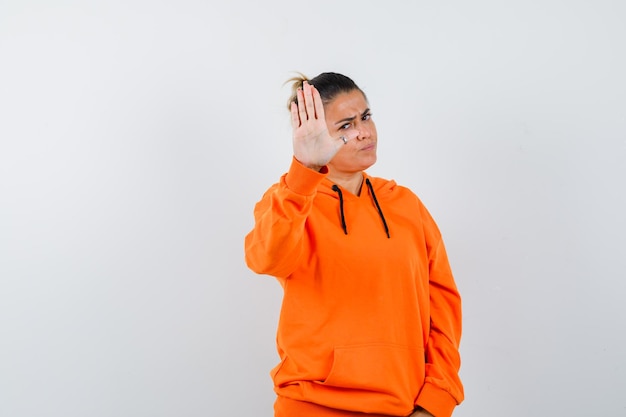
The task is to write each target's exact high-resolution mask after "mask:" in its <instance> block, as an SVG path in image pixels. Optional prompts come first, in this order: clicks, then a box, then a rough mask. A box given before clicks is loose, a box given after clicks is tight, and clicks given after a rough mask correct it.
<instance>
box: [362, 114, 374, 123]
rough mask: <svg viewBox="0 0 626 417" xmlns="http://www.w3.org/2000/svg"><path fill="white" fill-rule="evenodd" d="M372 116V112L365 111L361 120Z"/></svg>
mask: <svg viewBox="0 0 626 417" xmlns="http://www.w3.org/2000/svg"><path fill="white" fill-rule="evenodd" d="M371 118H372V113H365V114H364V115H363V117H362V118H361V120H363V121H366V120H370V119H371Z"/></svg>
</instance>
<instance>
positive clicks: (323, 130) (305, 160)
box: [291, 81, 355, 171]
mask: <svg viewBox="0 0 626 417" xmlns="http://www.w3.org/2000/svg"><path fill="white" fill-rule="evenodd" d="M296 97H297V102H295V103H291V126H292V128H293V154H294V157H295V158H296V159H297V160H298V161H300V162H301V163H302V164H303V165H304V166H306V167H308V168H311V169H313V170H315V171H319V170H320V169H321V168H322V167H323V166H324V165H326V164H327V163H329V162H330V160H331V159H333V157H334V156H335V154H336V153H337V152H338V151H339V149H341V147H342V146H344V145H345V144H346V143H347V141H348V140H351V139H353V137H352V136H355V133H354V132H352V135H350V136H348V134H349V132H346V133H345V134H344V135H343V137H344V138H345V141H344V139H342V136H341V135H339V136H337V137H336V138H333V137H332V136H331V135H330V133H329V132H328V127H327V126H326V118H325V116H324V105H323V103H322V98H321V96H320V93H319V91H317V89H316V88H315V87H314V86H312V85H310V84H309V83H308V82H306V81H305V82H304V83H303V85H302V89H299V90H298V92H297V96H296Z"/></svg>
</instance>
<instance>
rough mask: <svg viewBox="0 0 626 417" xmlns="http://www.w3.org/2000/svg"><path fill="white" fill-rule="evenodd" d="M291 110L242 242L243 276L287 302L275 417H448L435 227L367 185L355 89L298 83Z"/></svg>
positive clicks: (454, 390)
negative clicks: (271, 283) (265, 281)
mask: <svg viewBox="0 0 626 417" xmlns="http://www.w3.org/2000/svg"><path fill="white" fill-rule="evenodd" d="M290 110H291V122H292V126H293V160H292V162H291V166H290V168H289V171H288V172H287V173H286V174H285V175H283V176H282V177H281V179H280V181H279V182H278V183H277V184H274V185H273V186H272V187H271V188H270V189H269V190H268V191H267V192H266V193H265V194H264V196H263V198H262V199H261V201H260V202H259V203H257V205H256V207H255V210H254V215H255V226H254V229H253V230H252V231H251V232H250V233H249V234H248V235H247V236H246V239H245V250H246V262H247V264H248V266H249V267H250V268H251V269H252V270H253V271H255V272H257V273H259V274H268V275H273V276H275V277H276V278H277V279H278V280H279V282H280V283H281V285H282V287H283V290H284V298H283V305H282V309H281V313H280V321H279V326H278V333H277V345H278V352H279V355H280V358H281V362H280V364H279V365H278V366H276V367H275V368H274V369H273V370H272V378H273V380H274V385H275V391H276V393H277V395H278V396H277V399H276V402H275V405H274V410H275V416H276V417H309V416H311V417H320V416H336V417H349V416H354V417H356V416H361V417H368V416H369V417H373V416H412V417H417V416H435V417H448V416H450V415H451V414H452V411H453V409H454V407H455V406H456V405H457V404H459V403H460V402H461V401H462V400H463V386H462V384H461V381H460V379H459V376H458V370H459V366H460V358H459V353H458V347H459V340H460V337H461V301H460V297H459V294H458V291H457V289H456V285H455V283H454V279H453V277H452V273H451V271H450V267H449V264H448V259H447V256H446V251H445V248H444V245H443V242H442V239H441V235H440V233H439V230H438V228H437V226H436V224H435V222H434V221H433V219H432V218H431V216H430V215H429V213H428V211H427V210H426V208H425V207H424V206H423V205H422V203H421V202H420V200H419V199H418V198H417V197H416V196H415V194H413V193H412V192H411V191H410V190H408V189H407V188H404V187H401V186H398V185H396V183H395V182H394V181H388V180H384V179H382V178H374V177H370V176H369V175H367V174H366V173H365V170H366V169H367V168H369V167H370V166H372V165H373V164H374V163H375V162H376V145H377V140H378V137H377V134H376V125H375V124H374V121H373V120H372V115H371V112H370V109H369V105H368V102H367V99H366V97H365V94H364V93H363V92H362V91H361V90H360V89H359V87H357V85H356V84H355V83H354V82H353V81H352V80H351V79H350V78H348V77H346V76H344V75H341V74H336V73H322V74H320V75H318V76H317V77H315V78H313V79H311V80H310V81H308V80H306V79H305V78H304V77H302V78H298V79H295V80H294V95H293V97H292V98H291V100H290ZM363 413H368V414H363Z"/></svg>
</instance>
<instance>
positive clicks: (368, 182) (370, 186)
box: [365, 178, 391, 239]
mask: <svg viewBox="0 0 626 417" xmlns="http://www.w3.org/2000/svg"><path fill="white" fill-rule="evenodd" d="M365 183H366V184H367V188H369V189H370V194H372V198H373V199H374V204H376V208H377V209H378V214H379V215H380V219H381V220H382V221H383V226H385V233H387V239H391V236H389V227H387V221H386V220H385V215H384V214H383V211H382V210H381V208H380V204H378V199H377V198H376V194H374V187H372V183H371V182H370V179H369V178H365Z"/></svg>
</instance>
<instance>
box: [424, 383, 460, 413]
mask: <svg viewBox="0 0 626 417" xmlns="http://www.w3.org/2000/svg"><path fill="white" fill-rule="evenodd" d="M416 405H419V406H420V407H422V408H424V409H425V410H426V411H428V412H429V413H430V414H432V415H434V416H435V417H450V416H451V415H452V412H453V411H454V407H456V406H457V403H456V400H455V399H454V398H453V397H452V396H451V395H450V394H449V393H448V392H446V391H444V390H442V389H440V388H437V387H436V386H434V385H432V384H429V383H428V382H427V383H426V384H424V387H423V388H422V390H421V392H420V394H419V396H418V397H417V401H416Z"/></svg>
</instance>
